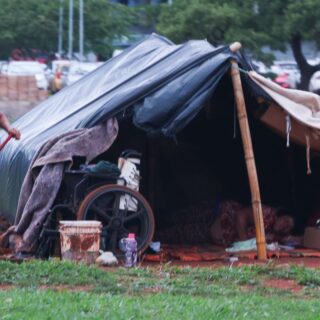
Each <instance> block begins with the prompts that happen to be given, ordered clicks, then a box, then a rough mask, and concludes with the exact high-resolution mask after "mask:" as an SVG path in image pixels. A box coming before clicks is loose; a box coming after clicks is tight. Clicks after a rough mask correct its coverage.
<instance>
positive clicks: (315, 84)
mask: <svg viewBox="0 0 320 320" xmlns="http://www.w3.org/2000/svg"><path fill="white" fill-rule="evenodd" d="M309 91H312V92H315V93H317V94H320V71H317V72H315V73H314V74H313V76H312V78H311V80H310V83H309Z"/></svg>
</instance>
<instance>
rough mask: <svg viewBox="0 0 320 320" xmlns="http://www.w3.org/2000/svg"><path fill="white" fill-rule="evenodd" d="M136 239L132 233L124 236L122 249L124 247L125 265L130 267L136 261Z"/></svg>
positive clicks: (135, 263)
mask: <svg viewBox="0 0 320 320" xmlns="http://www.w3.org/2000/svg"><path fill="white" fill-rule="evenodd" d="M137 246H138V244H137V241H136V239H135V235H134V233H129V234H128V238H125V241H124V249H125V258H126V260H125V267H127V268H131V267H135V266H136V265H137V261H138V251H137Z"/></svg>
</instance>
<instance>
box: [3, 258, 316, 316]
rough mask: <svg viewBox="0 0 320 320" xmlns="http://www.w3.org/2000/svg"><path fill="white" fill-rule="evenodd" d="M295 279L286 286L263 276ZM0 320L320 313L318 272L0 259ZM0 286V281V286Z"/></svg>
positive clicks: (309, 270) (266, 268)
mask: <svg viewBox="0 0 320 320" xmlns="http://www.w3.org/2000/svg"><path fill="white" fill-rule="evenodd" d="M270 279H272V280H276V279H286V280H294V281H295V282H296V283H297V284H299V285H301V286H303V287H302V289H301V290H298V291H297V292H293V291H290V290H287V289H278V288H270V287H268V286H266V285H265V283H266V281H268V280H270ZM0 285H1V286H2V290H0V319H153V320H155V319H320V299H319V298H320V290H319V285H320V272H319V271H318V270H315V269H307V268H303V267H294V266H292V267H286V268H285V267H281V268H279V267H276V266H273V265H272V264H269V265H266V266H245V267H239V268H229V267H224V268H219V269H210V268H190V267H184V268H179V267H171V266H170V265H162V266H159V267H154V268H136V269H124V268H118V269H101V268H98V267H95V266H91V267H88V266H85V265H82V264H75V263H71V262H60V261H58V260H52V261H31V262H26V263H22V264H15V263H10V262H3V261H2V262H0ZM0 288H1V287H0Z"/></svg>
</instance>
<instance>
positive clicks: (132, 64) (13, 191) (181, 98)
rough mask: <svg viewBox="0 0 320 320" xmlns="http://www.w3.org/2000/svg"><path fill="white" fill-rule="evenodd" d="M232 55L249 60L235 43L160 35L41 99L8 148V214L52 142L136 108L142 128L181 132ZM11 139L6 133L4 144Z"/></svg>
mask: <svg viewBox="0 0 320 320" xmlns="http://www.w3.org/2000/svg"><path fill="white" fill-rule="evenodd" d="M232 57H233V58H236V59H237V60H238V61H239V63H240V64H246V62H245V59H244V58H243V57H242V56H241V55H240V54H233V53H232V52H231V51H230V50H229V47H228V46H224V47H219V48H215V47H213V46H212V45H211V44H210V43H208V42H207V41H189V42H187V43H185V44H182V45H175V44H173V43H172V42H170V41H169V40H168V39H166V38H164V37H161V36H159V35H156V34H153V35H151V36H150V37H149V38H147V39H146V40H144V41H142V42H140V43H137V44H136V45H134V46H132V47H130V48H128V49H127V50H125V51H124V52H122V53H121V54H120V55H118V56H116V57H114V58H112V59H110V60H108V61H107V62H106V63H104V64H103V65H102V66H101V67H99V68H98V69H96V70H95V71H93V72H91V73H90V74H88V75H87V76H85V77H84V78H82V79H81V80H79V81H78V82H76V83H75V84H73V85H71V86H69V87H67V88H65V89H63V90H62V91H60V92H59V93H57V94H55V95H53V96H52V97H50V98H49V99H48V100H46V101H44V102H42V103H40V104H39V105H38V106H37V107H36V108H34V109H33V110H31V111H30V112H28V113H27V114H25V115H24V116H22V117H21V118H20V119H18V120H17V121H16V122H15V123H14V126H15V127H17V128H19V129H20V130H21V132H22V139H21V140H20V141H11V142H10V143H9V144H8V145H7V146H6V148H5V149H4V150H3V151H2V152H0V182H1V187H0V188H1V192H0V212H1V213H2V214H4V215H5V216H6V217H7V218H8V219H9V220H11V221H12V220H13V219H14V216H15V212H16V207H17V202H18V197H19V193H20V189H21V185H22V182H23V179H24V177H25V174H26V172H27V170H28V167H29V165H30V163H31V161H32V158H33V157H34V156H35V154H36V152H37V151H38V150H39V148H40V147H41V146H42V145H43V144H44V143H45V142H46V141H47V140H48V139H50V138H53V137H55V136H57V135H60V134H62V133H64V132H66V131H70V130H72V129H75V128H83V127H92V126H94V125H95V124H98V123H100V122H102V121H104V120H106V119H107V118H109V117H110V116H114V115H118V114H120V113H124V112H127V111H128V110H130V112H132V116H133V122H134V124H135V125H136V126H137V127H139V128H141V129H143V130H146V131H147V132H149V133H152V134H164V135H166V136H170V137H174V136H175V134H176V133H177V132H179V131H180V130H181V129H183V128H184V127H185V126H186V125H187V124H188V123H189V122H190V121H191V120H192V119H193V118H194V117H195V116H196V115H197V113H198V112H199V111H200V109H201V108H202V107H203V105H204V103H205V102H206V101H207V100H208V99H209V98H210V97H211V96H212V94H213V93H214V90H215V88H216V86H217V84H218V82H219V81H220V79H221V77H222V76H223V75H224V74H225V73H226V72H227V71H228V70H229V68H230V62H229V60H230V58H232ZM131 107H132V108H131ZM120 130H121V128H120ZM4 138H5V135H4V133H1V135H0V141H2V140H3V139H4Z"/></svg>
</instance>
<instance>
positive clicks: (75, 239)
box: [59, 221, 102, 264]
mask: <svg viewBox="0 0 320 320" xmlns="http://www.w3.org/2000/svg"><path fill="white" fill-rule="evenodd" d="M101 229H102V224H101V222H100V221H60V223H59V232H60V245H61V259H62V260H74V261H81V262H84V263H87V264H91V263H94V262H95V260H96V259H97V257H98V256H99V249H100V234H101Z"/></svg>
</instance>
